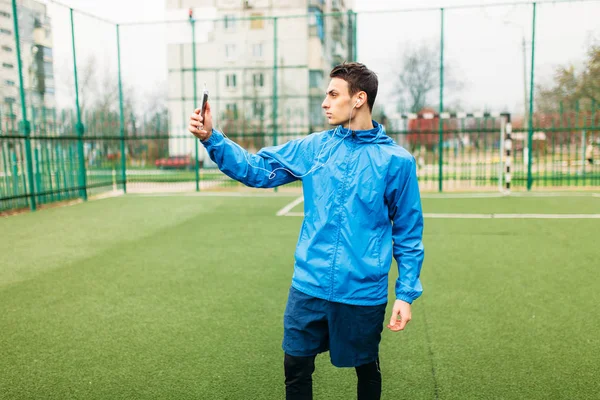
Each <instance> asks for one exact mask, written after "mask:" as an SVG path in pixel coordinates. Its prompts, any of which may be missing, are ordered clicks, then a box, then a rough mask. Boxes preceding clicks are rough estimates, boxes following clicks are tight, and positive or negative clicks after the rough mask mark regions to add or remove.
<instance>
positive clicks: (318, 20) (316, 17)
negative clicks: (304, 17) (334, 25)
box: [308, 7, 325, 42]
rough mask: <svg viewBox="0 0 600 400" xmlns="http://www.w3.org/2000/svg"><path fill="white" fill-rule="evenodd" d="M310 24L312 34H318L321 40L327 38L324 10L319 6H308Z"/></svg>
mask: <svg viewBox="0 0 600 400" xmlns="http://www.w3.org/2000/svg"><path fill="white" fill-rule="evenodd" d="M308 13H309V15H310V16H309V17H308V26H309V32H310V36H313V37H314V36H317V37H318V38H319V39H320V40H321V42H323V41H324V40H325V28H324V27H323V11H321V10H319V9H318V8H317V7H308Z"/></svg>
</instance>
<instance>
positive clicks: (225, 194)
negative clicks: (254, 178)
mask: <svg viewBox="0 0 600 400" xmlns="http://www.w3.org/2000/svg"><path fill="white" fill-rule="evenodd" d="M127 195H128V196H134V197H271V198H272V197H296V196H297V195H298V194H296V193H273V194H260V193H254V194H253V193H236V192H184V193H170V192H165V193H132V194H130V193H127Z"/></svg>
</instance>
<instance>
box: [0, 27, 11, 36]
mask: <svg viewBox="0 0 600 400" xmlns="http://www.w3.org/2000/svg"><path fill="white" fill-rule="evenodd" d="M0 33H5V34H7V35H12V31H11V30H10V29H4V28H0Z"/></svg>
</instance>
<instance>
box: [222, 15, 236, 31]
mask: <svg viewBox="0 0 600 400" xmlns="http://www.w3.org/2000/svg"><path fill="white" fill-rule="evenodd" d="M223 25H224V27H225V30H227V31H232V30H234V29H235V15H225V17H224V21H223Z"/></svg>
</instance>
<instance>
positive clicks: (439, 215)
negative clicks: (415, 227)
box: [277, 194, 600, 219]
mask: <svg viewBox="0 0 600 400" xmlns="http://www.w3.org/2000/svg"><path fill="white" fill-rule="evenodd" d="M593 195H595V196H596V194H593ZM488 197H491V196H489V195H488ZM597 197H600V195H597ZM440 198H442V197H441V196H440ZM303 201H304V198H303V197H302V196H301V197H298V198H297V199H296V200H294V201H292V202H291V203H289V204H288V205H286V206H285V207H283V208H282V209H281V210H279V211H277V216H278V217H303V216H304V213H303V212H293V211H291V210H292V209H294V207H296V206H297V205H298V204H300V203H302V202H303ZM423 217H424V218H446V219H600V214H456V213H423Z"/></svg>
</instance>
